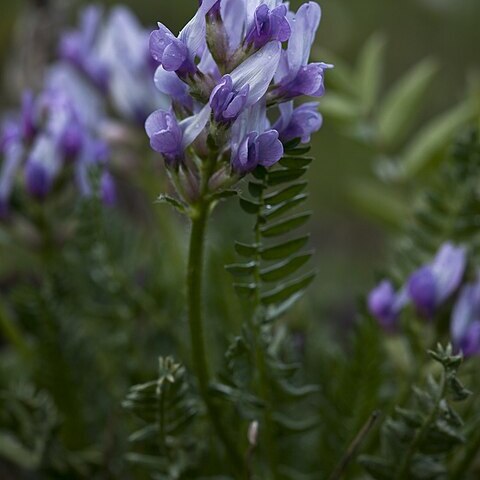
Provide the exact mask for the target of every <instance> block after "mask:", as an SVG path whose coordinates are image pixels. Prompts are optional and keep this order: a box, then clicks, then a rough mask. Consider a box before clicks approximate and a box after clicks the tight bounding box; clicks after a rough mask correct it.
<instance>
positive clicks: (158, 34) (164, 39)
mask: <svg viewBox="0 0 480 480" xmlns="http://www.w3.org/2000/svg"><path fill="white" fill-rule="evenodd" d="M150 52H151V54H152V57H153V58H154V59H155V61H157V62H158V63H160V65H162V67H163V68H164V69H165V70H166V71H167V72H178V73H179V74H189V73H195V72H196V70H197V67H196V66H195V64H194V63H193V62H192V61H191V60H190V58H189V54H188V48H187V46H186V45H185V44H184V43H183V42H182V41H181V40H179V39H178V38H176V37H175V35H173V33H172V32H171V31H170V30H169V29H168V28H166V27H164V26H163V25H162V24H161V23H159V24H158V30H155V31H153V32H152V33H151V35H150Z"/></svg>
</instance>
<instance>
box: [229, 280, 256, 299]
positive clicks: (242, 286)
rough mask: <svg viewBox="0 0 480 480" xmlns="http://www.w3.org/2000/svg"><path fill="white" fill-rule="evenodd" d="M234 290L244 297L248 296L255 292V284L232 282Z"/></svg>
mask: <svg viewBox="0 0 480 480" xmlns="http://www.w3.org/2000/svg"><path fill="white" fill-rule="evenodd" d="M233 287H234V288H235V291H236V292H237V293H238V294H239V295H242V296H244V297H250V296H252V295H254V294H255V291H256V289H257V286H256V285H255V283H234V284H233Z"/></svg>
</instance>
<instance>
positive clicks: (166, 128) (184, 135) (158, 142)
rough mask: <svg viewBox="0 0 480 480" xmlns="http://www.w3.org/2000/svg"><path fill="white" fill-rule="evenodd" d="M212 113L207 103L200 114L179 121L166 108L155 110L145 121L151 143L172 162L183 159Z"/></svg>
mask: <svg viewBox="0 0 480 480" xmlns="http://www.w3.org/2000/svg"><path fill="white" fill-rule="evenodd" d="M210 113H211V109H210V107H209V105H206V106H205V107H204V108H203V109H202V110H201V111H200V112H199V113H198V114H196V115H193V116H192V117H189V118H187V119H185V120H183V121H182V122H180V123H178V121H177V119H176V117H175V115H174V114H173V113H172V112H167V111H164V110H157V111H156V112H153V113H152V114H151V115H150V116H149V117H148V118H147V121H146V122H145V130H146V132H147V135H148V137H149V138H150V145H151V146H152V148H153V149H154V150H155V151H156V152H159V153H161V154H162V155H163V156H164V157H165V159H166V160H167V162H168V163H170V164H173V163H174V162H176V161H179V160H181V159H182V158H183V155H184V151H185V149H186V148H187V147H188V146H189V145H190V144H191V143H192V142H193V141H194V140H195V139H196V138H197V137H198V135H199V134H200V133H201V131H202V130H203V129H204V128H205V125H206V124H207V122H208V120H209V118H210Z"/></svg>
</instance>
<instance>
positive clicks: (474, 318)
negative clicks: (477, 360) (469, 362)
mask: <svg viewBox="0 0 480 480" xmlns="http://www.w3.org/2000/svg"><path fill="white" fill-rule="evenodd" d="M450 330H451V334H452V340H453V343H454V345H455V347H456V348H458V349H459V350H461V351H462V352H463V354H464V355H465V356H467V357H469V356H472V355H478V354H479V353H480V282H479V281H477V282H476V283H475V284H468V285H465V286H464V287H463V288H462V290H461V292H460V296H459V298H458V300H457V302H456V304H455V307H454V309H453V313H452V321H451V325H450Z"/></svg>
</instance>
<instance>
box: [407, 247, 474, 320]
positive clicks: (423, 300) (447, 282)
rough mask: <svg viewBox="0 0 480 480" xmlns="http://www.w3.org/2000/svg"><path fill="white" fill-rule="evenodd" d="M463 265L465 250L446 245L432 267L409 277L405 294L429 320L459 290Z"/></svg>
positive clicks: (430, 265) (424, 268)
mask: <svg viewBox="0 0 480 480" xmlns="http://www.w3.org/2000/svg"><path fill="white" fill-rule="evenodd" d="M465 263H466V252H465V249H464V248H462V247H455V246H454V245H452V244H450V243H446V244H444V245H443V246H442V247H441V248H440V250H439V251H438V253H437V255H436V257H435V259H434V260H433V262H432V263H431V264H429V265H426V266H424V267H422V268H420V269H419V270H417V271H416V272H415V273H413V274H412V276H411V277H410V279H409V281H408V293H409V295H410V297H411V299H412V301H413V303H414V304H415V306H416V307H417V310H418V311H419V312H420V313H421V314H422V315H424V316H425V317H427V318H431V317H432V316H433V315H434V313H435V311H436V309H437V308H438V307H439V306H440V305H441V304H442V303H443V302H444V301H445V300H446V299H447V298H448V297H449V296H450V295H451V294H452V293H453V292H454V291H455V290H456V289H457V288H458V286H459V284H460V282H461V280H462V277H463V273H464V271H465Z"/></svg>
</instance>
